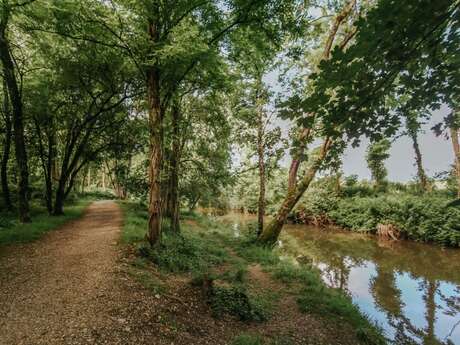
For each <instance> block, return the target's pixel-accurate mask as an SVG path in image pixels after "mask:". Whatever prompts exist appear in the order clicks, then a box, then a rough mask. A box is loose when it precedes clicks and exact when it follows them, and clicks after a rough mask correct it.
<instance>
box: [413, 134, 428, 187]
mask: <svg viewBox="0 0 460 345" xmlns="http://www.w3.org/2000/svg"><path fill="white" fill-rule="evenodd" d="M410 137H411V139H412V146H413V148H414V153H415V164H416V165H417V176H418V180H419V183H420V187H421V188H422V190H423V191H424V192H428V191H429V189H430V186H429V183H428V178H427V177H426V173H425V169H424V168H423V160H422V152H421V151H420V146H419V143H418V138H417V133H411V134H410Z"/></svg>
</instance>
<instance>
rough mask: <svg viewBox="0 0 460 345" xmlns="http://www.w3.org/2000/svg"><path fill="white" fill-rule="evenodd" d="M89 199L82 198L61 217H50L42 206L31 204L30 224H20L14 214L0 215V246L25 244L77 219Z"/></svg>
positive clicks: (67, 208)
mask: <svg viewBox="0 0 460 345" xmlns="http://www.w3.org/2000/svg"><path fill="white" fill-rule="evenodd" d="M91 201H92V199H91V198H82V199H79V200H77V201H75V202H74V203H72V204H70V205H68V206H66V207H65V209H64V212H65V214H64V215H62V216H50V215H48V213H47V211H46V209H45V208H44V207H43V206H39V205H37V203H32V204H31V217H32V222H31V223H26V224H21V223H19V221H18V220H17V216H16V214H12V213H8V214H0V219H1V220H0V245H9V244H16V243H27V242H32V241H35V240H37V239H39V238H41V237H42V236H43V235H44V234H45V233H47V232H48V231H50V230H54V229H56V228H59V227H60V226H62V225H63V224H65V223H67V222H68V221H70V220H73V219H77V218H79V217H80V216H81V215H82V214H83V211H84V209H85V208H86V206H88V204H89V203H90V202H91Z"/></svg>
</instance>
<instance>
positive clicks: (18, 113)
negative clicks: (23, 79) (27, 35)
mask: <svg viewBox="0 0 460 345" xmlns="http://www.w3.org/2000/svg"><path fill="white" fill-rule="evenodd" d="M2 10H3V12H4V13H2V18H1V19H0V20H1V21H0V60H1V62H2V65H3V74H4V78H5V81H6V85H7V87H8V93H9V96H10V100H11V106H12V115H13V116H12V119H13V130H14V145H15V153H16V163H17V166H18V172H19V185H18V201H19V203H18V206H19V207H18V211H19V220H20V221H21V222H22V223H27V222H30V211H29V200H28V197H29V168H28V163H27V151H26V145H25V139H24V124H23V108H22V99H21V94H20V92H19V87H18V83H17V80H16V76H15V67H14V63H13V58H12V56H11V51H10V44H9V42H8V39H7V37H6V26H7V21H8V16H9V13H8V8H7V5H4V6H3V8H2Z"/></svg>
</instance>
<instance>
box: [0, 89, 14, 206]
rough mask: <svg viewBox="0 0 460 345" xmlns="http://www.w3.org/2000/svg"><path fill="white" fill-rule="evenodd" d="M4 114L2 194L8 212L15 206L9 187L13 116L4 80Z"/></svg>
mask: <svg viewBox="0 0 460 345" xmlns="http://www.w3.org/2000/svg"><path fill="white" fill-rule="evenodd" d="M3 114H4V118H5V139H4V141H3V154H2V163H1V165H2V166H1V180H2V194H3V201H4V203H5V208H6V209H7V210H12V209H13V204H12V203H11V197H10V189H9V186H8V161H9V159H10V150H11V135H12V133H11V127H12V126H11V115H10V107H9V98H8V91H7V86H6V81H5V80H3Z"/></svg>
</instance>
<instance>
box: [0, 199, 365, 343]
mask: <svg viewBox="0 0 460 345" xmlns="http://www.w3.org/2000/svg"><path fill="white" fill-rule="evenodd" d="M121 221H122V216H121V211H120V209H119V207H118V206H117V204H116V203H114V202H110V201H104V202H95V203H93V204H92V205H91V206H90V207H89V208H88V209H87V211H86V212H85V214H84V216H83V217H82V218H81V219H79V220H77V221H73V222H71V223H69V224H67V225H65V226H63V227H62V228H61V229H59V230H56V231H53V232H51V233H49V234H47V235H46V236H45V237H44V238H42V239H41V240H39V241H37V242H35V243H32V244H27V245H19V246H11V247H8V248H0V335H1V336H0V344H2V345H3V344H11V345H12V344H31V345H36V344H37V345H38V344H156V345H162V344H168V345H171V344H184V345H185V344H222V345H224V344H229V343H231V339H233V338H234V337H235V336H236V335H238V334H240V333H242V332H257V333H259V334H263V335H268V336H270V335H271V334H273V333H276V334H277V335H286V336H289V338H290V339H291V341H292V340H293V341H294V342H295V344H355V343H356V339H353V337H351V336H348V334H349V333H350V332H349V330H348V329H343V330H338V329H337V326H333V325H328V323H327V322H326V321H321V320H318V319H316V318H314V317H312V316H310V315H304V314H301V313H299V312H298V311H297V309H296V307H295V302H294V301H293V300H292V299H291V298H289V297H288V298H286V299H283V300H281V301H280V309H279V310H278V312H276V313H275V315H273V317H272V318H271V319H270V321H268V322H267V323H263V324H254V323H253V324H245V323H243V322H240V321H237V320H235V319H232V318H230V317H229V318H224V319H214V318H213V317H212V315H211V312H210V310H209V307H208V306H207V305H206V304H205V303H204V302H203V300H202V297H201V294H200V291H199V290H197V289H196V288H194V287H192V286H191V285H190V284H189V279H188V278H187V277H184V276H173V275H171V276H167V277H165V276H163V275H161V274H159V273H158V272H156V270H155V269H154V268H153V267H148V268H145V267H143V268H142V269H139V270H138V269H137V268H136V267H135V266H133V261H134V260H135V258H134V256H133V255H130V253H129V252H128V253H127V252H126V250H125V249H122V251H120V247H119V246H118V245H117V241H118V238H119V232H120V226H121ZM146 271H147V272H149V279H150V280H149V281H148V282H147V283H148V284H150V285H152V284H153V285H155V286H150V288H149V289H147V288H145V287H144V286H145V284H144V286H142V285H141V283H140V281H142V277H137V278H136V279H134V278H133V276H135V275H137V274H139V275H142V274H145V272H146ZM250 273H251V274H250V275H251V279H253V280H254V286H257V285H258V284H260V285H270V281H267V280H266V279H268V278H267V276H266V275H265V274H264V273H263V272H262V271H261V270H260V268H259V267H254V268H253V269H251V272H250ZM155 276H158V282H157V283H158V284H157V283H152V282H151V280H152V278H151V277H155ZM156 285H158V287H162V288H161V289H160V288H159V290H158V292H155V289H156ZM270 288H272V289H274V290H275V289H277V288H279V286H278V287H276V286H271V287H270ZM152 291H153V292H152Z"/></svg>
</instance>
